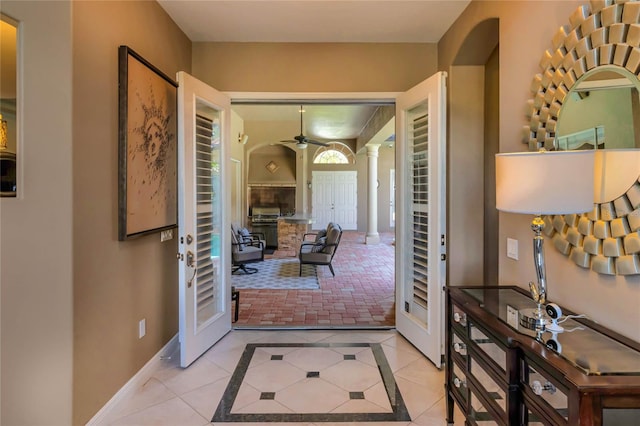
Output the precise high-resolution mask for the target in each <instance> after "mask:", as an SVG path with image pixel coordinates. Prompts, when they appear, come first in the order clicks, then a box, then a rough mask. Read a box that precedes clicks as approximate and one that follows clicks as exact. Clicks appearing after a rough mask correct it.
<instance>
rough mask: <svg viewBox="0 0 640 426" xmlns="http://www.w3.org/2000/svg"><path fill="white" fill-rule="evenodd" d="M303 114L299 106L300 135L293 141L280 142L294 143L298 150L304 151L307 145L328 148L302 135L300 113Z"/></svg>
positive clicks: (324, 144) (284, 141) (323, 143)
mask: <svg viewBox="0 0 640 426" xmlns="http://www.w3.org/2000/svg"><path fill="white" fill-rule="evenodd" d="M303 112H304V109H302V105H300V134H299V135H298V136H294V137H293V139H287V140H283V141H280V142H283V143H295V144H296V146H297V147H298V148H300V149H305V148H306V147H307V144H312V145H320V146H329V144H328V143H325V142H320V141H316V140H313V139H309V138H307V137H306V136H305V135H304V133H303V132H302V113H303Z"/></svg>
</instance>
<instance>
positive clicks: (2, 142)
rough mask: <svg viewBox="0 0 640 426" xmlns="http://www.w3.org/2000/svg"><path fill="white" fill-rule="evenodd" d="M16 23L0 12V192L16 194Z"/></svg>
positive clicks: (9, 194) (1, 194)
mask: <svg viewBox="0 0 640 426" xmlns="http://www.w3.org/2000/svg"><path fill="white" fill-rule="evenodd" d="M17 34H18V29H17V26H16V23H15V22H14V21H13V20H11V19H10V18H8V17H6V16H4V15H0V196H1V197H15V196H16V194H17V163H16V153H17V138H16V122H17V117H16V97H17V90H16V88H17V84H16V80H17V67H16V63H17Z"/></svg>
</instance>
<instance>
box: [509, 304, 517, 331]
mask: <svg viewBox="0 0 640 426" xmlns="http://www.w3.org/2000/svg"><path fill="white" fill-rule="evenodd" d="M518 320H519V317H518V310H517V309H516V308H514V307H513V306H511V305H507V324H509V325H510V326H511V327H513V328H515V329H516V330H517V329H518V324H519V321H518Z"/></svg>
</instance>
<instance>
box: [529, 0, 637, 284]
mask: <svg viewBox="0 0 640 426" xmlns="http://www.w3.org/2000/svg"><path fill="white" fill-rule="evenodd" d="M552 46H553V49H549V50H547V51H545V53H544V55H543V56H542V58H541V60H540V67H541V68H542V73H541V74H537V75H536V76H535V77H534V79H533V82H532V83H531V87H530V88H531V91H532V92H533V98H532V99H530V100H529V102H528V109H527V117H528V118H529V120H530V122H529V125H528V126H525V128H524V133H525V140H524V142H525V143H527V144H528V145H529V149H530V150H538V149H539V148H541V147H545V148H546V149H552V148H553V143H554V139H555V130H556V125H557V121H558V115H559V113H560V109H561V108H562V104H563V102H564V100H565V98H566V97H567V95H568V94H569V92H570V91H571V88H572V87H573V86H574V84H576V82H577V81H578V79H580V77H581V76H582V75H584V74H585V73H586V72H588V71H590V70H592V69H595V68H596V67H598V66H603V65H613V66H619V67H622V68H624V69H626V70H627V71H629V72H631V73H632V74H634V75H636V76H638V75H639V73H640V1H635V0H631V1H627V0H591V1H590V2H589V4H588V5H587V4H585V5H582V6H580V7H579V8H578V9H576V11H575V12H574V13H573V14H572V15H571V16H570V17H569V25H565V26H562V27H560V29H559V30H558V32H557V33H556V34H555V35H554V37H553V39H552ZM544 220H545V225H546V226H545V231H544V232H545V234H546V235H547V236H548V237H550V238H552V239H553V244H554V246H555V247H556V249H557V250H558V251H560V252H561V253H562V254H564V255H565V256H568V257H569V258H570V259H571V260H573V262H575V263H576V264H577V265H578V266H580V267H582V268H591V269H592V270H593V271H595V272H598V273H600V274H606V275H616V274H618V275H636V274H640V176H639V177H638V179H636V180H635V181H634V182H630V188H629V189H628V190H627V191H626V193H624V194H623V195H622V196H620V197H618V198H616V199H615V200H613V201H610V202H606V203H601V204H595V205H594V209H593V210H592V211H591V212H589V213H586V214H582V215H579V214H570V215H557V216H547V217H545V218H544Z"/></svg>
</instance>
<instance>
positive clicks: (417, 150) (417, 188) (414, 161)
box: [405, 104, 429, 325]
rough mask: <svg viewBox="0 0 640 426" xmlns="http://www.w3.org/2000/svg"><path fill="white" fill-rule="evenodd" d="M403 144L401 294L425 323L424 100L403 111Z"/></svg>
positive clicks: (426, 140)
mask: <svg viewBox="0 0 640 426" xmlns="http://www.w3.org/2000/svg"><path fill="white" fill-rule="evenodd" d="M406 126H407V132H406V134H407V146H408V154H409V162H410V168H409V185H408V188H409V190H410V192H411V194H409V197H408V199H409V203H410V206H409V214H410V218H409V223H410V224H411V232H412V235H411V236H410V237H409V238H408V241H409V243H410V244H411V249H412V250H411V252H412V253H413V262H412V269H411V278H412V279H411V281H410V282H408V283H407V285H408V286H410V287H409V288H407V289H406V290H405V294H407V295H412V299H411V300H412V303H411V308H410V309H411V310H410V312H411V313H412V314H413V316H414V317H416V319H418V320H419V321H421V322H422V323H424V324H426V325H428V324H427V318H428V309H429V308H428V302H429V301H428V297H427V295H428V293H429V291H428V286H429V282H428V277H429V264H428V258H429V245H428V243H429V232H428V231H429V114H428V108H427V105H426V104H420V105H418V106H416V107H414V108H412V109H411V110H409V111H408V112H407V122H406Z"/></svg>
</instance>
